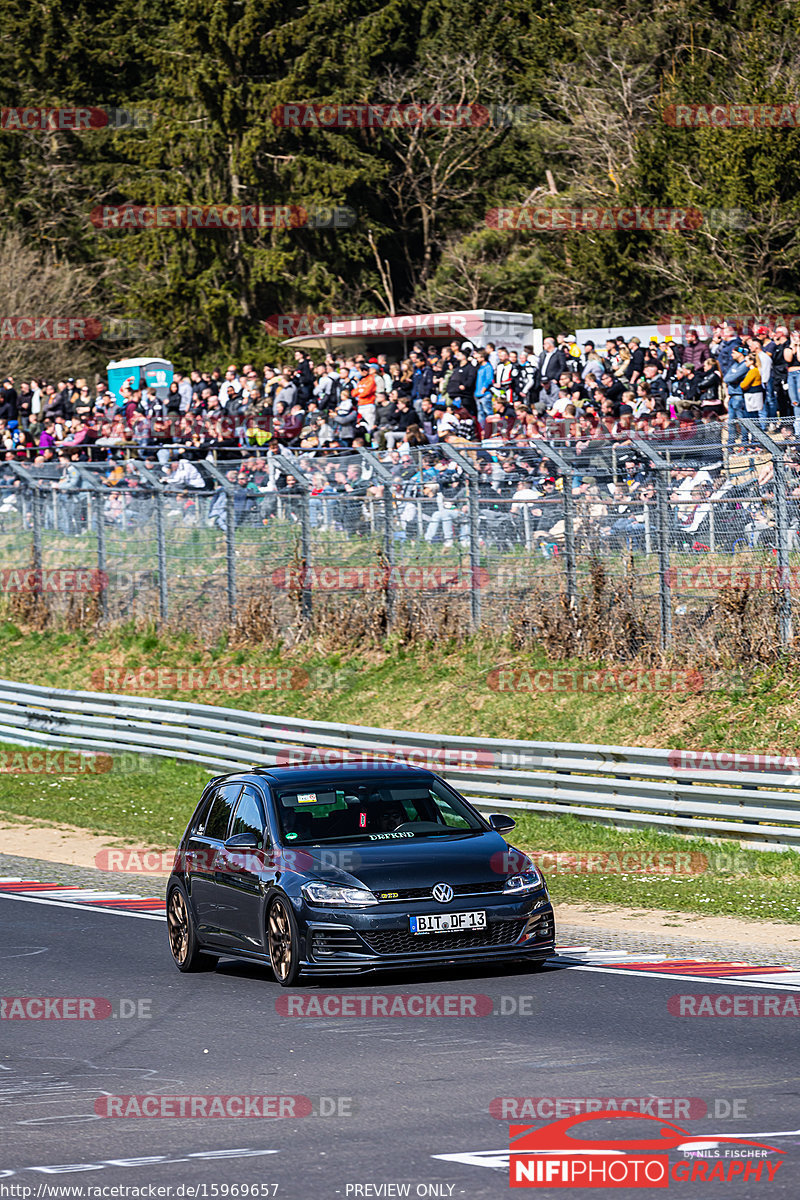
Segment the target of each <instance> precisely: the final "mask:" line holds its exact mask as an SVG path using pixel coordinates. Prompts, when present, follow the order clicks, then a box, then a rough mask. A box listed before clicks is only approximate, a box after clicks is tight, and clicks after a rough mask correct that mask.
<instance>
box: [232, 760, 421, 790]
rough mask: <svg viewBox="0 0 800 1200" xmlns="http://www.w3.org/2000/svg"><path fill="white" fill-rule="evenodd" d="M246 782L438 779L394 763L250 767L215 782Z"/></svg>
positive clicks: (302, 782) (415, 768)
mask: <svg viewBox="0 0 800 1200" xmlns="http://www.w3.org/2000/svg"><path fill="white" fill-rule="evenodd" d="M245 778H247V779H252V780H255V781H259V782H266V783H271V784H275V785H287V784H288V785H291V784H294V783H298V784H302V785H305V784H311V783H314V784H317V783H333V782H334V781H335V780H339V781H340V782H349V781H350V780H353V779H384V780H385V779H387V778H388V779H408V780H414V779H417V780H430V779H435V778H436V776H435V775H434V773H433V771H428V770H427V769H426V768H425V767H415V766H408V765H406V763H393V762H391V760H387V762H385V763H382V764H376V763H374V762H370V763H365V765H364V766H359V765H358V764H357V763H354V764H353V765H352V766H341V767H338V766H337V767H324V766H297V767H250V768H249V769H245V770H243V771H232V772H230V773H229V774H227V775H220V776H218V777H217V779H216V780H215V782H219V781H220V780H223V779H245Z"/></svg>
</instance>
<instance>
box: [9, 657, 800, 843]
mask: <svg viewBox="0 0 800 1200" xmlns="http://www.w3.org/2000/svg"><path fill="white" fill-rule="evenodd" d="M0 741H5V742H11V743H16V744H21V745H35V746H51V745H52V746H59V747H62V748H64V747H70V748H73V749H77V750H80V751H82V752H83V753H94V752H98V751H102V752H104V753H108V752H113V751H117V752H119V753H122V752H127V753H131V752H133V753H137V754H143V755H161V756H165V757H169V758H174V759H179V760H181V761H185V762H194V763H200V764H202V765H204V766H208V767H211V768H222V769H227V770H234V769H237V768H242V767H246V766H252V765H254V764H258V765H261V766H271V765H272V766H274V765H275V764H276V763H279V764H282V765H291V764H292V763H293V762H297V763H302V762H304V761H311V762H315V763H324V762H325V761H331V762H341V761H342V759H343V757H344V756H345V755H347V754H350V755H359V756H360V755H362V754H363V755H367V756H376V757H385V758H392V757H398V758H402V759H405V760H406V761H410V762H415V763H417V764H419V765H420V766H429V767H430V768H431V769H432V770H435V771H436V772H437V773H438V774H440V775H442V776H443V777H444V778H445V779H446V780H448V781H449V782H450V783H451V784H452V785H453V786H454V787H457V788H458V790H459V791H461V792H462V793H463V794H464V795H466V796H467V797H468V798H469V799H470V800H471V801H473V803H475V804H476V805H477V807H479V808H480V809H482V810H484V811H486V810H501V811H505V812H510V813H513V812H515V811H530V812H536V813H542V814H548V813H549V814H552V815H560V816H565V815H573V816H576V817H579V818H582V819H588V820H594V821H598V822H601V823H603V824H613V825H620V826H645V827H649V828H652V829H657V830H662V831H665V832H671V833H684V834H687V833H688V834H694V835H695V836H698V837H720V838H731V837H735V838H738V839H742V840H745V841H747V842H754V843H761V844H762V845H770V844H771V845H774V846H787V847H788V846H792V847H796V848H800V763H798V761H797V759H791V758H785V757H784V758H779V757H777V756H772V757H768V756H766V755H759V756H755V755H747V754H737V755H734V754H729V755H727V756H726V755H722V754H716V753H715V752H713V751H708V752H699V751H698V752H692V751H680V750H651V749H647V748H645V747H635V746H633V747H632V746H591V745H577V744H575V745H573V744H570V743H557V744H555V745H549V744H547V743H544V742H528V741H501V740H498V739H493V738H482V737H449V736H446V735H443V734H441V735H440V734H428V733H412V732H405V731H402V730H394V729H375V728H370V727H367V726H358V725H333V724H326V723H324V722H322V721H307V720H305V719H300V718H292V717H283V716H272V715H269V714H265V713H255V712H247V711H244V710H242V709H231V708H218V707H216V706H214V705H207V704H184V703H181V702H179V701H174V700H157V699H148V698H144V697H139V696H121V695H113V694H111V693H105V692H77V691H61V690H58V689H54V688H49V687H40V686H37V685H34V684H27V683H14V682H11V681H8V680H0ZM731 767H733V768H735V769H729V768H731ZM109 786H113V775H110V776H109ZM0 808H2V792H1V791H0Z"/></svg>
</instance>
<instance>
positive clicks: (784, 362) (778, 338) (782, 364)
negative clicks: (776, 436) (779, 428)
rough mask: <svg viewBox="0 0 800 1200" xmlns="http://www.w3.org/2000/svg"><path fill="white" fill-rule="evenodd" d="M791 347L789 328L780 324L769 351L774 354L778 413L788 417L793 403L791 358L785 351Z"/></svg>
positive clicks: (774, 378) (773, 382)
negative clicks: (785, 354)
mask: <svg viewBox="0 0 800 1200" xmlns="http://www.w3.org/2000/svg"><path fill="white" fill-rule="evenodd" d="M788 348H789V330H788V329H787V328H786V326H785V325H779V326H778V328H777V329H776V330H775V337H774V340H773V343H772V350H771V351H770V350H768V349H767V348H766V347H765V349H767V352H768V353H769V354H771V356H772V387H773V391H774V394H775V406H776V408H777V411H778V415H779V416H781V417H788V416H789V415H790V410H791V404H790V399H789V368H788V362H789V360H788V359H787V358H785V357H784V351H785V350H788Z"/></svg>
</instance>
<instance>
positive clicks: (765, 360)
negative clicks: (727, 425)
mask: <svg viewBox="0 0 800 1200" xmlns="http://www.w3.org/2000/svg"><path fill="white" fill-rule="evenodd" d="M747 344H748V346H749V348H750V353H751V354H755V356H756V358H757V359H758V369H759V372H760V374H761V383H762V386H763V389H764V428H765V429H766V427H767V423H768V422H770V421H774V420H775V418H776V417H777V415H778V406H777V404H776V403H775V390H774V384H773V381H772V356H771V355H769V354H767V353H766V351H765V350H764V345H763V342H762V341H761V338H759V337H751V338H748V339H747Z"/></svg>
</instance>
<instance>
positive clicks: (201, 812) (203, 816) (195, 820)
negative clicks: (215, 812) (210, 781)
mask: <svg viewBox="0 0 800 1200" xmlns="http://www.w3.org/2000/svg"><path fill="white" fill-rule="evenodd" d="M217 791H218V789H217V788H209V789H208V791H207V792H206V795H205V796H204V797H203V799H202V800H201V801H200V803H199V804H198V806H197V811H196V812H195V814H194V816H193V817H192V821H191V824H190V825H189V836H190V837H193V836H194V834H199V835H200V836H201V837H202V836H203V834H204V833H205V830H206V820H207V818H208V810H209V809H210V808H211V803H212V801H213V799H214V797H215V796H216V794H217Z"/></svg>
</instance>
